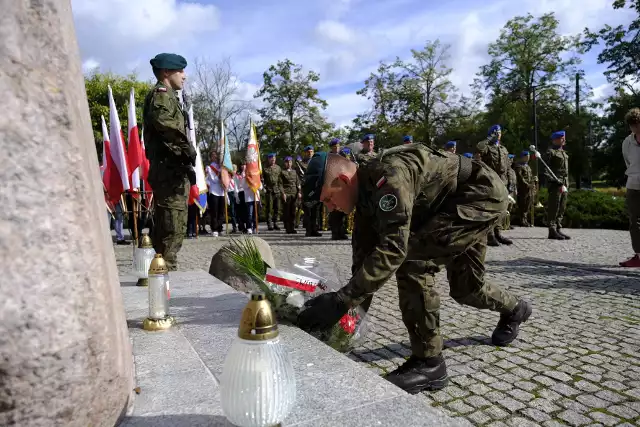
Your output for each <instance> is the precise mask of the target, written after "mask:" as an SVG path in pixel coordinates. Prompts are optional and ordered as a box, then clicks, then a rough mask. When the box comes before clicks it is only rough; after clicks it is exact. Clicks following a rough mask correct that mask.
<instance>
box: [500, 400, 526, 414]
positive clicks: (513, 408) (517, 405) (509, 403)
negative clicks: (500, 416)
mask: <svg viewBox="0 0 640 427" xmlns="http://www.w3.org/2000/svg"><path fill="white" fill-rule="evenodd" d="M498 404H500V405H502V406H504V407H505V408H507V409H508V410H509V411H510V412H512V413H513V412H517V411H519V410H521V409H523V408H526V405H525V404H524V403H522V402H518V401H517V400H515V399H512V398H510V397H505V398H504V399H502V400H500V401H498Z"/></svg>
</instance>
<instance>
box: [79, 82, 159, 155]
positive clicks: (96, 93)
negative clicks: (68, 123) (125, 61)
mask: <svg viewBox="0 0 640 427" xmlns="http://www.w3.org/2000/svg"><path fill="white" fill-rule="evenodd" d="M84 83H85V90H86V92H87V101H88V102H89V113H90V114H91V126H92V127H93V137H94V140H95V144H96V149H97V152H98V158H99V159H101V158H102V122H101V119H100V117H101V116H104V120H105V123H106V124H107V129H108V128H109V90H108V86H109V85H111V90H112V92H113V100H114V102H115V103H116V108H117V109H118V117H119V118H120V126H121V129H122V132H123V133H124V135H125V140H126V139H127V137H126V135H127V129H128V126H129V119H128V116H129V113H128V108H129V96H130V92H131V88H133V89H134V92H135V98H136V113H137V114H136V120H137V122H138V126H139V127H140V129H142V105H143V102H144V98H145V97H146V96H147V93H148V92H149V91H150V90H151V88H152V87H153V85H154V83H153V82H151V81H147V82H141V81H139V80H138V79H137V76H136V75H135V74H130V75H128V76H118V75H115V74H112V73H100V72H98V71H97V70H94V71H92V72H91V73H90V74H89V75H87V76H85V79H84Z"/></svg>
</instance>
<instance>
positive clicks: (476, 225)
mask: <svg viewBox="0 0 640 427" xmlns="http://www.w3.org/2000/svg"><path fill="white" fill-rule="evenodd" d="M302 195H303V201H304V203H305V205H310V204H314V203H318V202H322V203H324V204H325V205H326V206H327V207H328V208H329V209H331V210H333V209H338V210H341V211H343V212H351V211H352V210H353V209H354V208H355V212H356V219H355V230H354V233H353V239H352V245H353V263H352V270H351V271H352V277H351V279H350V280H349V282H348V283H347V284H346V285H345V286H344V287H343V288H342V289H340V290H339V291H337V292H330V293H325V294H322V295H320V296H318V297H315V298H313V299H311V300H309V301H307V302H306V303H305V306H306V307H307V308H306V310H304V311H302V312H301V313H300V315H299V316H298V324H299V325H300V327H301V328H303V329H305V330H312V331H313V330H318V329H320V330H322V329H325V328H329V327H331V326H333V325H334V324H335V323H336V322H338V320H339V319H340V318H341V317H342V316H343V315H344V314H345V313H346V312H347V310H348V309H349V308H350V307H355V306H359V305H362V306H363V308H365V309H366V308H367V307H366V304H367V303H368V302H370V301H371V299H372V297H373V294H374V293H375V292H376V291H377V290H378V289H380V287H382V285H384V284H385V283H386V282H387V280H388V279H389V278H390V277H391V275H392V274H394V273H395V275H396V278H397V282H398V296H399V300H400V310H401V312H402V320H403V322H404V324H405V326H406V328H407V330H408V332H409V338H410V341H411V350H412V356H411V357H410V358H409V360H407V362H405V363H404V364H403V365H402V366H401V367H399V368H398V369H396V370H395V371H393V372H391V373H389V374H388V375H387V376H386V379H387V380H388V381H390V382H392V383H393V384H395V385H397V386H398V387H400V388H402V389H404V390H405V391H407V392H409V393H418V392H420V391H422V390H425V389H430V390H435V389H440V388H442V387H444V386H445V385H446V383H447V380H448V377H447V368H446V364H445V361H444V358H443V355H442V350H443V340H442V335H440V320H439V319H440V315H439V309H440V297H439V295H438V292H437V290H436V284H435V278H434V275H435V273H437V272H438V271H439V266H440V265H444V266H445V267H446V269H447V278H448V280H449V286H450V295H451V297H452V298H453V299H454V300H455V301H457V302H458V303H459V304H464V305H468V306H471V307H475V308H478V309H487V310H492V311H496V312H499V313H500V320H499V322H498V325H497V327H496V328H495V330H494V332H493V335H492V337H491V340H492V343H493V344H494V345H497V346H505V345H508V344H509V343H511V342H513V340H515V339H516V337H517V336H518V332H519V327H520V324H521V323H522V322H525V321H527V319H528V318H529V316H530V315H531V312H532V306H531V304H530V303H529V302H527V301H524V300H518V298H516V297H515V296H514V295H512V294H511V293H509V292H507V291H505V290H504V289H502V288H500V287H498V286H495V285H494V284H492V283H491V282H489V281H487V280H486V279H485V266H484V259H485V254H486V245H487V235H488V233H489V232H490V231H491V230H492V229H493V227H494V226H495V224H496V223H497V222H498V221H499V220H501V219H502V215H503V213H504V211H505V210H506V208H507V189H506V187H505V186H504V184H503V183H502V181H501V179H500V177H498V176H497V175H496V173H495V172H494V171H492V170H491V169H490V168H489V167H487V166H486V165H485V164H484V163H482V162H476V161H472V160H469V159H467V158H466V157H463V156H455V155H451V154H448V153H447V154H444V153H442V154H441V153H438V152H436V151H435V150H432V149H430V148H428V147H426V146H424V145H422V144H406V145H399V146H396V147H394V148H391V149H389V150H384V151H383V152H382V153H381V154H379V155H378V156H376V157H375V158H372V159H371V160H369V161H368V162H367V163H365V164H361V165H360V166H359V167H356V165H354V164H353V163H352V162H350V161H348V160H347V159H345V158H343V157H342V156H337V155H334V154H328V153H318V154H316V155H315V156H314V158H313V159H312V160H311V162H310V163H309V167H308V169H307V173H306V174H305V177H304V181H303V184H302Z"/></svg>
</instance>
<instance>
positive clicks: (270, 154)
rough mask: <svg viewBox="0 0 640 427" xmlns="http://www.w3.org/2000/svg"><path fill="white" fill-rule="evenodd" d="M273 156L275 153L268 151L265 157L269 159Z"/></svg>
mask: <svg viewBox="0 0 640 427" xmlns="http://www.w3.org/2000/svg"><path fill="white" fill-rule="evenodd" d="M275 156H276V153H269V154H267V157H268V158H269V159H270V158H272V157H275Z"/></svg>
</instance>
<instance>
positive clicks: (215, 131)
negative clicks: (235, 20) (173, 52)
mask: <svg viewBox="0 0 640 427" xmlns="http://www.w3.org/2000/svg"><path fill="white" fill-rule="evenodd" d="M194 69H195V71H194V72H193V77H192V80H193V83H192V84H191V85H190V86H191V88H190V91H189V92H190V93H189V95H190V101H191V103H192V104H193V116H194V121H196V122H197V124H198V126H197V127H196V139H197V140H198V143H199V144H200V146H201V147H202V154H203V156H205V158H209V154H210V152H211V151H212V149H213V147H215V146H216V144H218V141H219V140H220V123H221V121H224V123H225V130H226V131H227V136H228V137H229V140H230V143H231V145H232V146H233V147H236V148H239V147H240V146H241V145H242V144H243V141H244V139H245V138H246V137H247V135H248V124H246V125H244V127H243V126H242V125H240V123H242V120H244V119H247V120H248V113H249V112H250V111H251V104H250V102H248V101H243V100H241V99H239V96H238V89H239V84H240V79H239V78H238V76H237V75H236V74H235V73H234V72H233V71H232V68H231V63H230V61H229V59H225V60H223V61H222V62H220V63H215V64H212V63H210V62H208V61H207V60H204V59H201V58H197V59H196V60H195V61H194ZM230 128H231V129H232V131H231V132H229V129H230ZM245 132H246V133H245Z"/></svg>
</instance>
